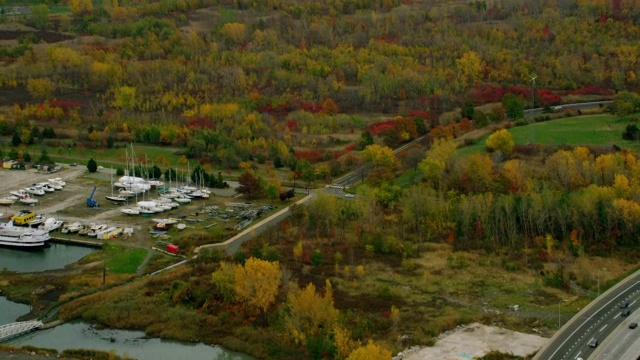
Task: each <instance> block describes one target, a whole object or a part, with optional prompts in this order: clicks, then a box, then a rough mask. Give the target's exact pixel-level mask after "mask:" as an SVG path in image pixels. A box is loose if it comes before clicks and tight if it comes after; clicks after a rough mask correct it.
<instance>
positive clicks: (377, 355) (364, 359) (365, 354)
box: [347, 341, 391, 360]
mask: <svg viewBox="0 0 640 360" xmlns="http://www.w3.org/2000/svg"><path fill="white" fill-rule="evenodd" d="M389 359H391V352H390V351H389V350H387V349H385V348H383V347H382V346H379V345H376V344H374V343H373V342H372V341H370V342H369V343H368V344H367V345H365V346H360V347H359V348H357V349H356V350H354V351H353V352H352V353H351V354H350V355H349V357H348V358H347V360H389Z"/></svg>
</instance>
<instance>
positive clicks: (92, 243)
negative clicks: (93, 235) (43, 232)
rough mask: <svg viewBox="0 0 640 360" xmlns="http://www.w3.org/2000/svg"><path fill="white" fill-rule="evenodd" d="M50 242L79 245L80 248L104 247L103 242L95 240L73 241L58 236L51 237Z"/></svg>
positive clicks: (72, 239)
mask: <svg viewBox="0 0 640 360" xmlns="http://www.w3.org/2000/svg"><path fill="white" fill-rule="evenodd" d="M50 241H53V242H57V243H61V244H71V245H81V246H89V247H94V248H102V247H103V246H104V242H102V241H101V240H98V239H96V240H88V239H87V240H85V239H75V238H71V237H66V236H61V235H59V234H55V235H52V236H51V240H50Z"/></svg>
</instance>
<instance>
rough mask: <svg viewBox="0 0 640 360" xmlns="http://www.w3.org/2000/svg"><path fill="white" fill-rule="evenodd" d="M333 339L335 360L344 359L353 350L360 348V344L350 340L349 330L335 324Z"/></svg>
mask: <svg viewBox="0 0 640 360" xmlns="http://www.w3.org/2000/svg"><path fill="white" fill-rule="evenodd" d="M333 339H334V344H335V346H336V358H338V359H346V358H347V357H348V356H349V354H351V353H352V352H353V351H354V350H355V349H357V348H358V347H360V342H359V341H356V340H352V339H351V334H350V333H349V330H347V329H345V328H343V327H342V326H340V324H335V325H334V326H333Z"/></svg>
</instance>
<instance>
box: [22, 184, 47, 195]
mask: <svg viewBox="0 0 640 360" xmlns="http://www.w3.org/2000/svg"><path fill="white" fill-rule="evenodd" d="M24 191H26V192H28V193H29V194H32V195H38V196H42V195H44V190H42V189H39V188H37V187H35V186H29V187H27V188H24Z"/></svg>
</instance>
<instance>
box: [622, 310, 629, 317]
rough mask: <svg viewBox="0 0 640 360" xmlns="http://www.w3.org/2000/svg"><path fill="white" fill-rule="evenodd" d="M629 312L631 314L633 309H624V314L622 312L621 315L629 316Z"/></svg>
mask: <svg viewBox="0 0 640 360" xmlns="http://www.w3.org/2000/svg"><path fill="white" fill-rule="evenodd" d="M629 314H631V310H624V311H623V312H622V314H620V315H622V316H624V317H627V316H629Z"/></svg>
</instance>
